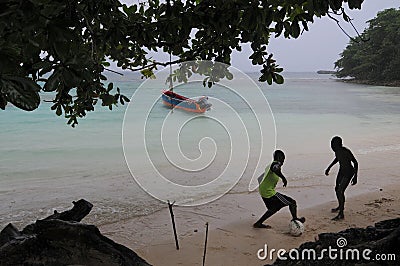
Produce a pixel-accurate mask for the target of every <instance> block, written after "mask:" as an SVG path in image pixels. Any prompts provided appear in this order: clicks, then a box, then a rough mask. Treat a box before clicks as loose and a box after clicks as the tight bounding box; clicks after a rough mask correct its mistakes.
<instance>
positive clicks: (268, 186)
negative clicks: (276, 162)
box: [258, 164, 279, 198]
mask: <svg viewBox="0 0 400 266" xmlns="http://www.w3.org/2000/svg"><path fill="white" fill-rule="evenodd" d="M270 168H271V164H270V165H268V166H267V168H265V173H264V178H263V180H262V181H261V183H260V186H259V187H258V190H259V192H260V195H261V197H263V198H270V197H272V196H274V195H275V194H276V191H275V187H276V184H278V181H279V176H278V175H277V174H275V173H274V172H272V171H271V169H270Z"/></svg>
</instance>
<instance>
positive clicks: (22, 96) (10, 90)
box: [0, 76, 41, 111]
mask: <svg viewBox="0 0 400 266" xmlns="http://www.w3.org/2000/svg"><path fill="white" fill-rule="evenodd" d="M0 84H1V86H2V87H1V88H0V91H1V93H2V94H3V97H4V98H5V99H6V100H7V101H8V102H10V103H12V104H13V105H15V106H16V107H18V108H20V109H22V110H25V111H33V110H35V109H36V108H38V106H39V104H40V97H39V91H40V89H41V88H40V86H39V85H37V84H36V83H35V82H34V81H33V80H32V79H29V78H25V77H15V76H13V77H10V76H6V77H5V78H4V79H3V80H1V82H0Z"/></svg>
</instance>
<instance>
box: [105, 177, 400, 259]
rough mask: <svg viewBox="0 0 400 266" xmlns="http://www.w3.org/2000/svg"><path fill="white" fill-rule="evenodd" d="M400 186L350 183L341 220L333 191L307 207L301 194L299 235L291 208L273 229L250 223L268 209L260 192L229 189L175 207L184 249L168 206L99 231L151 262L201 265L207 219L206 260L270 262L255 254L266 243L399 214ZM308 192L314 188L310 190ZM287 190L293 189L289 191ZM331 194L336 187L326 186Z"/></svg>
mask: <svg viewBox="0 0 400 266" xmlns="http://www.w3.org/2000/svg"><path fill="white" fill-rule="evenodd" d="M360 186H361V187H362V186H363V185H362V184H361V185H360ZM399 189H400V185H398V184H387V185H385V186H382V187H380V188H378V187H376V188H374V189H372V188H371V189H370V190H369V191H365V192H364V193H362V194H357V193H355V191H356V188H355V187H351V188H350V189H349V193H347V194H348V195H350V196H348V200H347V203H346V210H345V215H346V218H345V220H343V221H339V222H333V221H331V218H332V217H333V215H334V214H332V213H331V212H330V209H331V208H332V207H335V206H336V205H337V202H336V201H335V200H328V201H326V200H327V199H330V198H331V197H330V196H327V197H325V198H321V197H320V196H318V195H316V197H315V198H314V199H313V201H314V202H315V203H316V204H317V205H314V206H312V207H308V208H301V203H304V202H307V199H305V198H304V197H302V198H300V199H299V200H298V201H299V205H300V210H299V215H301V216H305V217H306V218H307V221H306V226H305V232H304V233H303V235H302V236H300V237H293V236H290V235H289V234H288V224H289V220H290V214H289V211H288V210H287V208H285V209H282V210H281V211H280V212H279V213H277V214H276V215H275V216H273V217H271V218H270V219H269V220H268V224H269V225H271V226H272V228H271V229H255V228H252V224H253V223H254V221H255V220H257V219H258V218H259V216H260V215H261V214H262V212H263V211H264V210H265V207H264V206H263V203H262V201H261V199H260V198H259V195H258V193H256V192H253V193H241V194H228V195H225V196H224V197H222V198H221V199H219V200H217V201H215V202H213V203H210V204H207V205H203V206H198V207H191V208H187V207H175V208H174V213H175V219H176V223H177V230H178V235H179V245H180V250H176V248H175V242H174V237H173V231H172V226H171V219H170V214H169V211H168V208H165V209H163V210H161V211H159V212H157V213H155V214H152V215H150V216H143V217H140V218H137V219H131V220H126V221H121V222H120V223H116V224H109V225H103V226H101V227H100V230H101V231H102V233H104V234H105V235H107V236H108V237H110V238H112V239H114V240H115V241H117V242H119V243H121V244H124V245H126V246H128V247H130V248H132V249H133V250H135V251H136V252H137V253H138V254H139V255H140V256H142V257H143V258H145V259H146V260H147V261H148V262H149V263H151V264H152V265H202V258H203V248H204V240H205V223H206V222H208V223H209V235H208V246H207V255H206V265H264V264H268V263H271V262H272V261H271V260H269V259H266V260H259V259H258V257H257V251H258V250H259V249H261V248H263V247H264V245H265V244H267V245H268V248H269V249H271V248H275V249H280V248H284V249H286V250H289V249H291V248H295V247H298V246H299V245H300V244H301V243H304V242H307V241H314V240H315V238H316V237H317V235H318V234H319V233H323V232H337V231H341V230H344V229H347V228H350V227H366V226H369V225H373V224H374V223H375V222H378V221H381V220H384V219H390V218H395V217H399V216H400V208H399V207H400V203H399V202H400V201H399V199H400V196H399V193H398V191H399ZM332 190H333V188H332ZM293 191H294V190H293ZM308 192H310V193H311V190H310V191H308ZM288 194H289V195H290V194H291V193H289V191H288ZM314 194H315V193H314ZM328 194H333V192H331V193H329V192H328V191H327V195H328ZM311 195H312V194H309V196H310V197H311ZM319 202H323V203H322V204H318V203H319ZM303 206H304V204H303ZM274 259H276V258H274Z"/></svg>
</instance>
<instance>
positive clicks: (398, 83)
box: [338, 79, 400, 87]
mask: <svg viewBox="0 0 400 266" xmlns="http://www.w3.org/2000/svg"><path fill="white" fill-rule="evenodd" d="M338 80H339V81H342V82H348V83H355V84H364V85H374V86H387V87H400V80H394V81H373V80H360V79H338Z"/></svg>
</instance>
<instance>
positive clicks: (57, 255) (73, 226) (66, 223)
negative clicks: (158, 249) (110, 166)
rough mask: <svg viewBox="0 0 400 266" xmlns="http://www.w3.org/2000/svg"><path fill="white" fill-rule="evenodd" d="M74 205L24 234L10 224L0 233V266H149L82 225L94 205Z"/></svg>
mask: <svg viewBox="0 0 400 266" xmlns="http://www.w3.org/2000/svg"><path fill="white" fill-rule="evenodd" d="M73 204H74V206H73V208H72V209H70V210H67V211H64V212H61V213H58V212H54V214H52V215H50V216H49V217H46V218H44V219H42V220H37V221H36V222H35V223H33V224H30V225H28V226H26V227H25V228H24V229H23V230H22V231H19V230H18V229H17V228H16V227H15V226H13V225H12V224H8V225H7V226H6V227H5V228H4V229H3V230H2V231H1V232H0V265H1V266H3V265H4V266H5V265H7V266H8V265H32V266H39V265H40V266H42V265H50V266H51V265H88V266H89V265H93V266H95V265H96V266H98V265H107V266H108V265H109V266H114V265H121V266H122V265H135V266H136V265H137V266H148V265H149V264H148V263H147V262H146V261H144V260H143V259H142V258H140V257H139V256H138V255H137V254H136V253H135V252H134V251H132V250H130V249H129V248H127V247H125V246H123V245H120V244H118V243H115V242H114V241H112V240H111V239H109V238H107V237H105V236H103V235H102V234H101V233H100V231H99V229H98V228H97V227H96V226H94V225H87V224H83V223H80V221H81V220H82V219H83V218H84V217H85V216H86V215H88V214H89V212H90V211H91V209H92V207H93V205H92V204H91V203H90V202H88V201H86V200H83V199H81V200H79V201H77V202H73Z"/></svg>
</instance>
